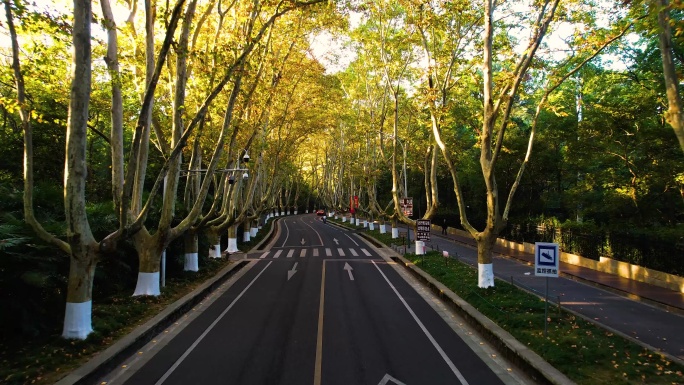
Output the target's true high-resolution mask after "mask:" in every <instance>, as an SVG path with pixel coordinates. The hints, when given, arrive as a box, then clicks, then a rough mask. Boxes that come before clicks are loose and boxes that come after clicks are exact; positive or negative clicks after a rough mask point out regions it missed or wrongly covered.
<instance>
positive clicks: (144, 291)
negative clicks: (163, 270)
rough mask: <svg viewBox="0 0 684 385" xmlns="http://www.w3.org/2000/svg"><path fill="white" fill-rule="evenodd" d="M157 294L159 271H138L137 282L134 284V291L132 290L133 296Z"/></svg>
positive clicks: (158, 292)
mask: <svg viewBox="0 0 684 385" xmlns="http://www.w3.org/2000/svg"><path fill="white" fill-rule="evenodd" d="M159 294H160V291H159V272H158V271H157V272H154V273H138V283H137V284H136V285H135V292H133V296H134V297H135V296H138V295H153V296H158V295H159Z"/></svg>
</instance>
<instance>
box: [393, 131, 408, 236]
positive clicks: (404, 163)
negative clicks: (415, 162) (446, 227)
mask: <svg viewBox="0 0 684 385" xmlns="http://www.w3.org/2000/svg"><path fill="white" fill-rule="evenodd" d="M396 139H397V142H399V144H401V149H402V152H403V153H404V159H403V160H404V162H403V170H404V198H408V175H406V146H405V145H404V142H402V141H401V139H399V138H396ZM406 242H407V243H408V244H411V230H410V229H409V225H408V223H407V224H406Z"/></svg>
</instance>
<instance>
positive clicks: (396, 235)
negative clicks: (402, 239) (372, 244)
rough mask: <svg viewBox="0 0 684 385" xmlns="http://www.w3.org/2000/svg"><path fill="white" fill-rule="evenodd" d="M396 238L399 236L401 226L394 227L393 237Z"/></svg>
mask: <svg viewBox="0 0 684 385" xmlns="http://www.w3.org/2000/svg"><path fill="white" fill-rule="evenodd" d="M394 238H399V228H398V227H392V239H394Z"/></svg>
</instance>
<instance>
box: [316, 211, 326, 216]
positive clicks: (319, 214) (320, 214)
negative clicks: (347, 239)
mask: <svg viewBox="0 0 684 385" xmlns="http://www.w3.org/2000/svg"><path fill="white" fill-rule="evenodd" d="M316 215H318V216H322V215H325V210H318V211H316Z"/></svg>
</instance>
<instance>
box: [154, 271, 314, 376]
mask: <svg viewBox="0 0 684 385" xmlns="http://www.w3.org/2000/svg"><path fill="white" fill-rule="evenodd" d="M272 263H273V261H270V262H269V263H268V265H266V267H264V269H263V270H261V271H260V272H259V274H257V276H256V277H254V279H253V280H252V282H250V283H249V285H247V287H245V288H244V289H243V290H242V291H241V292H240V294H238V296H237V297H235V299H234V300H233V302H231V303H230V305H228V307H227V308H226V309H225V310H223V312H222V313H221V314H220V315H219V316H218V317H217V318H216V319H215V320H214V322H212V323H211V325H209V327H208V328H207V329H206V330H205V331H204V333H202V335H200V336H199V338H197V340H195V342H193V344H192V345H190V347H189V348H188V350H186V351H185V353H183V355H182V356H180V358H179V359H177V360H176V362H175V363H174V364H173V365H172V366H171V367H170V368H169V370H167V371H166V373H164V375H163V376H162V377H161V378H160V379H159V380H158V381H157V382H156V383H155V385H161V384H163V383H164V381H166V379H167V378H169V376H170V375H171V373H173V372H174V371H175V370H176V368H178V366H179V365H180V364H181V363H183V361H184V360H185V359H186V358H187V357H188V356H189V355H190V353H191V352H192V351H193V350H194V349H195V348H196V347H197V345H199V343H200V342H201V341H202V340H203V339H204V337H206V336H207V334H209V332H211V330H212V329H213V328H214V327H215V326H216V324H218V323H219V322H220V321H221V320H222V319H223V317H225V315H226V313H228V311H229V310H230V309H232V308H233V306H234V305H235V303H236V302H237V301H238V300H239V299H240V298H242V296H243V295H244V294H245V292H247V290H249V288H250V287H252V285H253V284H254V282H256V280H257V279H259V277H261V274H263V273H264V271H266V269H268V267H269V266H271V264H272ZM324 272H325V270H324Z"/></svg>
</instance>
